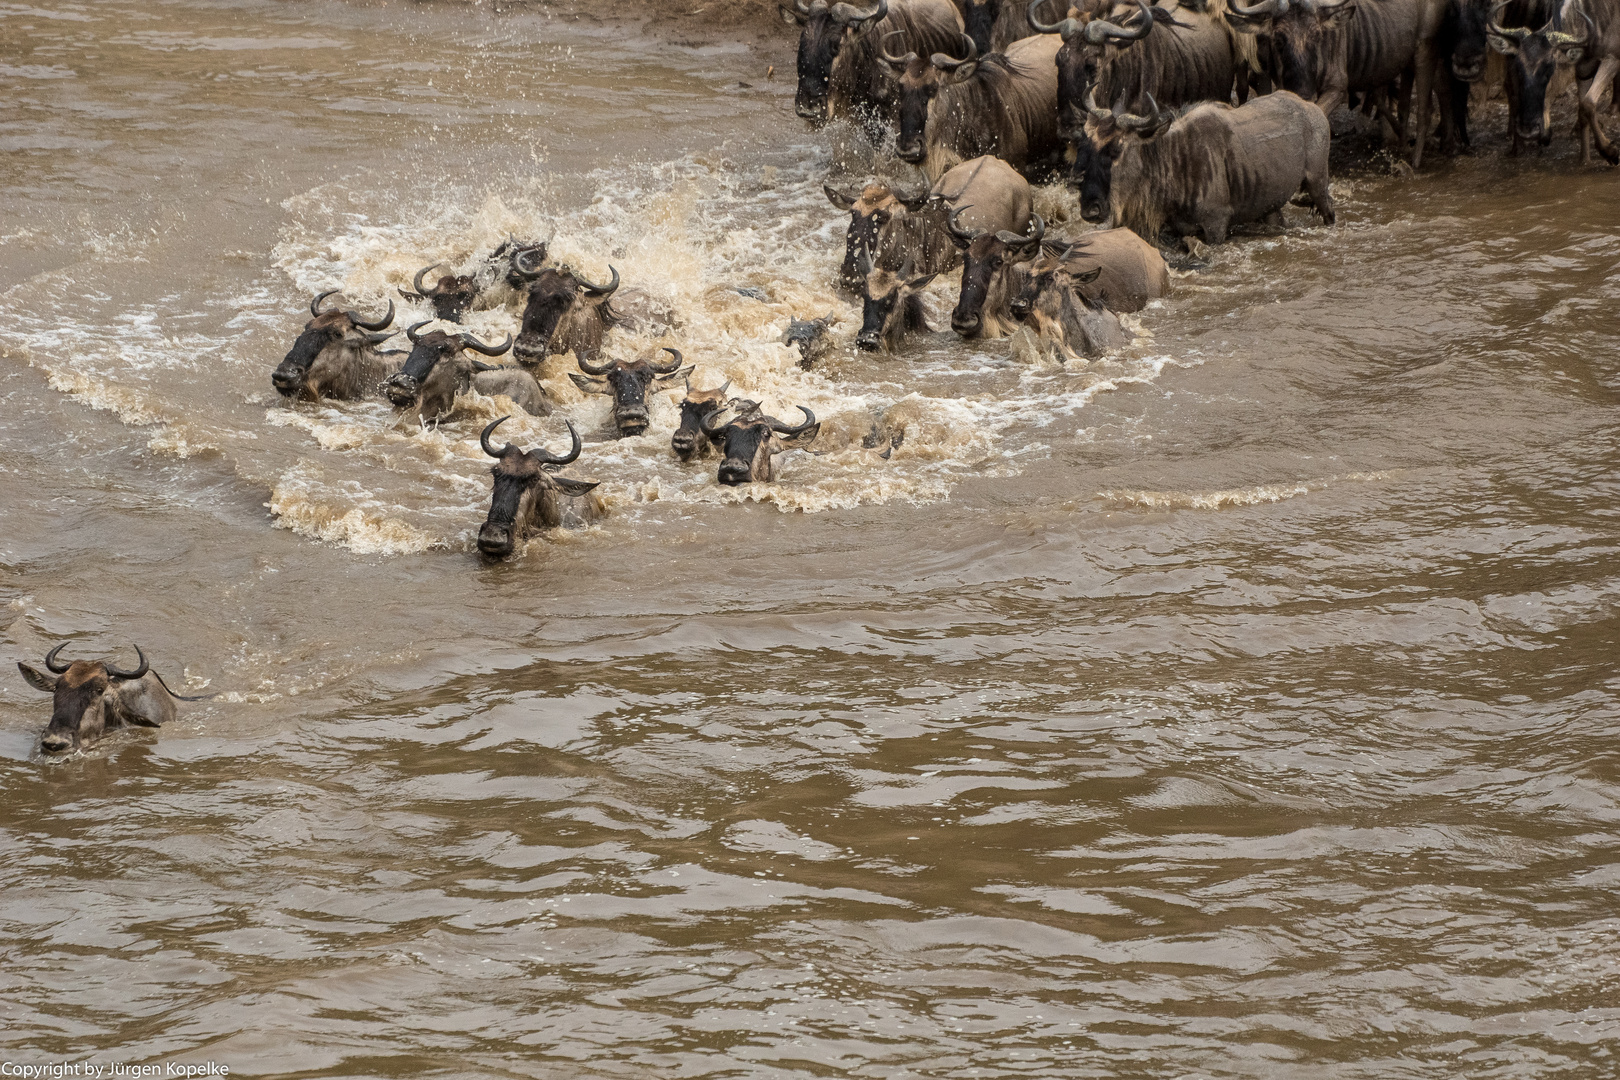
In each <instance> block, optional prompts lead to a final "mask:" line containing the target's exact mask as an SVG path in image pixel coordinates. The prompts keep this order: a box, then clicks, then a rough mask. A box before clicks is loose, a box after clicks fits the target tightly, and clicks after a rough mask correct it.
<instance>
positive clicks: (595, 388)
mask: <svg viewBox="0 0 1620 1080" xmlns="http://www.w3.org/2000/svg"><path fill="white" fill-rule="evenodd" d="M568 377H569V378H570V379H573V380H574V385H575V386H577V387H579V388H580V389H581V390H583V391H585V392H586V393H587V394H611V393H613V387H611V386H609V385H608V381H607V380H606V379H593V378H591V377H590V376H589V375H581V374H580V373H579V372H577V371H570V372H569V373H568Z"/></svg>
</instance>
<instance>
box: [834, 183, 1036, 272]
mask: <svg viewBox="0 0 1620 1080" xmlns="http://www.w3.org/2000/svg"><path fill="white" fill-rule="evenodd" d="M822 190H823V191H825V192H826V193H827V198H828V199H829V200H830V201H831V202H832V204H833V205H834V206H836V207H838V208H839V209H841V210H848V211H849V229H848V231H846V232H845V233H844V264H843V266H842V267H840V268H839V271H838V281H839V284H841V285H843V286H844V288H846V289H850V290H852V291H853V290H859V289H860V288H861V284H862V282H864V281H865V280H866V276H865V275H864V274H863V273H861V269H860V266H861V258H862V257H863V256H865V257H869V258H870V259H871V260H872V263H873V265H874V266H878V267H881V268H883V269H885V270H898V269H900V267H902V266H904V265H905V264H906V263H908V262H909V263H911V265H912V268H913V271H914V272H915V273H944V272H945V271H946V270H949V269H950V268H951V267H953V266H955V265H956V264H957V262H958V261H959V260H960V258H961V255H960V253H959V252H958V250H957V248H958V245H957V244H954V243H953V242H952V241H951V233H950V230H949V228H948V227H947V226H948V217H949V215H950V213H951V211H952V208H953V207H955V208H958V209H960V210H961V211H962V212H963V215H964V216H965V217H966V219H967V220H966V223H965V224H966V227H968V228H976V229H989V230H997V229H1012V230H1017V229H1022V228H1024V227H1025V225H1027V224H1028V223H1029V211H1030V190H1029V181H1028V180H1025V179H1024V178H1023V177H1022V176H1020V175H1018V172H1017V171H1016V170H1015V169H1014V168H1013V167H1012V166H1011V165H1008V164H1007V163H1006V162H1005V161H1002V160H1001V159H1000V158H995V157H989V156H985V157H977V158H974V159H973V160H972V161H964V162H962V164H960V165H958V166H956V168H954V169H952V170H950V171H949V172H947V173H946V174H945V175H944V176H942V177H940V178H939V180H938V182H936V183H935V184H934V186H933V188H932V189H931V190H930V191H929V192H928V194H927V195H908V194H902V193H900V192H897V191H895V190H894V189H893V188H890V187H889V186H888V185H886V184H868V185H867V186H866V189H865V190H864V191H862V192H861V193H860V194H859V195H850V194H846V193H845V192H842V191H839V190H838V189H837V188H835V187H833V186H832V185H831V184H823V185H822Z"/></svg>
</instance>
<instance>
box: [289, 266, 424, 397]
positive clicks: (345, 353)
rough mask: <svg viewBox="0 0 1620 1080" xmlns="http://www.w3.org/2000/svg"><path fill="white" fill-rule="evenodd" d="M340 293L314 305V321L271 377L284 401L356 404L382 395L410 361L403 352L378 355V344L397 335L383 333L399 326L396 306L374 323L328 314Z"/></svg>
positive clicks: (346, 314)
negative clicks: (383, 386)
mask: <svg viewBox="0 0 1620 1080" xmlns="http://www.w3.org/2000/svg"><path fill="white" fill-rule="evenodd" d="M336 292H337V290H336V289H328V290H327V291H326V292H323V293H320V294H318V295H317V296H316V297H315V299H314V300H312V301H310V305H309V313H310V314H311V315H313V316H314V318H312V319H310V320H309V322H307V323H305V324H304V332H303V333H301V334H299V335H298V340H297V341H295V342H293V347H292V348H291V349H290V350H289V351H288V353H287V355H286V357H285V358H284V359H283V360H282V361H281V363H280V364H279V365H278V366H277V367H276V370H275V371H274V372H273V373H272V374H271V376H270V383H271V385H272V386H274V387H275V388H276V392H277V393H279V394H280V395H281V396H282V397H290V398H299V399H302V400H305V401H315V400H318V399H320V398H323V397H330V398H337V399H339V400H342V401H352V400H354V399H355V398H358V397H362V396H364V395H365V394H366V393H367V392H368V391H372V390H374V389H376V387H377V386H378V385H379V384H380V383H381V382H382V380H383V378H384V377H385V376H387V375H388V374H389V373H391V372H394V371H398V370H399V365H400V363H401V362H402V361H403V360H404V359H405V354H404V353H402V352H400V353H393V352H387V353H384V352H378V351H377V346H378V344H380V343H381V342H383V341H386V340H387V339H389V338H391V337H393V336H394V334H395V333H397V331H391V330H386V331H385V330H384V329H383V328H384V327H386V326H387V325H388V324H389V323H391V322H393V321H394V302H393V301H392V300H390V301H389V302H388V312H387V314H385V315H383V316H382V318H380V319H373V320H370V321H368V320H366V319H363V318H361V317H360V314H359V313H358V312H355V311H342V310H338V309H333V310H331V311H322V310H321V302H322V301H323V300H325V299H326V298H327V297H328V296H331V295H333V294H334V293H336Z"/></svg>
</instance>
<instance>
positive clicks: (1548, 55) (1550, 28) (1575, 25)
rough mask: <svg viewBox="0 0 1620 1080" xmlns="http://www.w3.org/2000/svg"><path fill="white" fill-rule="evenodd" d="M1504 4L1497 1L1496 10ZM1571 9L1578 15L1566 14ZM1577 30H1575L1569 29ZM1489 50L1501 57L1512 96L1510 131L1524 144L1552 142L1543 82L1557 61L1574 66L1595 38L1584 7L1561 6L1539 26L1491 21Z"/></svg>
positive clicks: (1488, 28)
mask: <svg viewBox="0 0 1620 1080" xmlns="http://www.w3.org/2000/svg"><path fill="white" fill-rule="evenodd" d="M1503 6H1505V4H1499V5H1497V10H1498V12H1500V9H1501V8H1502V7H1503ZM1571 9H1573V11H1574V12H1575V13H1576V14H1578V15H1579V18H1578V19H1577V18H1573V17H1570V15H1569V12H1570V11H1571ZM1565 24H1571V25H1570V26H1569V28H1568V29H1578V30H1579V31H1580V32H1579V33H1569V32H1568V29H1566V25H1565ZM1486 32H1487V33H1488V34H1489V40H1490V45H1491V48H1492V49H1494V50H1495V51H1497V52H1499V53H1501V54H1502V55H1503V56H1505V57H1506V58H1507V64H1508V70H1509V72H1510V78H1509V80H1508V85H1509V87H1510V90H1509V92H1510V93H1513V94H1514V95H1515V96H1516V97H1517V99H1518V100H1517V102H1516V105H1517V106H1518V130H1517V131H1515V132H1514V134H1515V135H1516V136H1517V137H1518V138H1519V139H1522V140H1524V141H1526V142H1537V143H1540V144H1541V145H1542V146H1545V145H1547V144H1548V143H1549V142H1551V141H1552V131H1551V128H1550V126H1549V124H1550V116H1549V110H1550V107H1551V106H1550V104H1549V102H1548V101H1547V86H1548V84H1549V83H1550V82H1552V77H1553V74H1554V73H1555V72H1556V71H1557V70H1558V65H1559V64H1578V63H1580V61H1581V58H1582V57H1584V56H1585V55H1586V46H1587V42H1588V41H1589V40H1590V39H1591V38H1592V37H1594V36H1596V27H1595V26H1594V25H1593V23H1592V19H1591V17H1590V16H1588V15H1587V14H1586V12H1585V11H1583V10H1581V9H1580V8H1579V7H1576V6H1574V5H1568V4H1566V5H1565V6H1564V7H1563V8H1561V9H1560V10H1559V11H1557V12H1555V13H1554V14H1553V17H1552V18H1550V19H1548V20H1547V22H1546V23H1545V24H1544V25H1543V26H1542V27H1541V28H1540V29H1539V30H1531V29H1529V28H1528V27H1508V26H1500V25H1498V24H1497V23H1496V22H1495V20H1494V19H1493V20H1492V21H1491V22H1490V23H1489V25H1488V26H1487V27H1486Z"/></svg>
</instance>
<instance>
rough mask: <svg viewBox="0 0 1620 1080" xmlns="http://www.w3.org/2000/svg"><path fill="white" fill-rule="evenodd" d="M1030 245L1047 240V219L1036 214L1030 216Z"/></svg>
mask: <svg viewBox="0 0 1620 1080" xmlns="http://www.w3.org/2000/svg"><path fill="white" fill-rule="evenodd" d="M1029 227H1030V234H1029V243H1031V244H1038V243H1040V242H1041V241H1042V240H1043V239H1045V238H1046V219H1045V218H1043V217H1041V215H1039V214H1036V213H1031V214H1030V215H1029Z"/></svg>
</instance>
